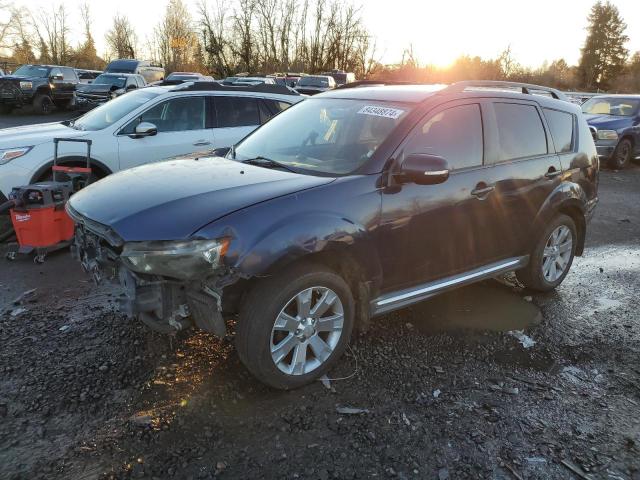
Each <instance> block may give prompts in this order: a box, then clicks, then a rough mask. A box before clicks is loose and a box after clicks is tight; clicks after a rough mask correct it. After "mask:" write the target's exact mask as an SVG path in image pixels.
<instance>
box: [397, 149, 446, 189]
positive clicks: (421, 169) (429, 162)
mask: <svg viewBox="0 0 640 480" xmlns="http://www.w3.org/2000/svg"><path fill="white" fill-rule="evenodd" d="M399 176H400V180H401V181H403V182H411V183H416V184H418V185H436V184H438V183H442V182H444V181H446V180H447V179H448V178H449V165H448V164H447V161H446V160H445V159H444V158H442V157H439V156H438V155H430V154H427V153H412V154H410V155H407V157H406V158H405V159H404V163H403V164H402V167H401V168H400V172H399Z"/></svg>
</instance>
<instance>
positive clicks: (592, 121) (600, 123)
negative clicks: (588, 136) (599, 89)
mask: <svg viewBox="0 0 640 480" xmlns="http://www.w3.org/2000/svg"><path fill="white" fill-rule="evenodd" d="M584 118H585V119H586V120H587V123H588V124H589V125H591V126H592V127H596V128H597V129H598V130H602V129H607V130H618V129H620V128H626V127H628V126H630V125H631V124H632V122H633V117H623V116H619V115H593V114H584Z"/></svg>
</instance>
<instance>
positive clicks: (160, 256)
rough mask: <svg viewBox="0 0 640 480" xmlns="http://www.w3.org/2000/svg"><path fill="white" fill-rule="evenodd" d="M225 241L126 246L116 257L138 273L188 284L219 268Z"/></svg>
mask: <svg viewBox="0 0 640 480" xmlns="http://www.w3.org/2000/svg"><path fill="white" fill-rule="evenodd" d="M228 247H229V239H228V238H221V239H218V240H181V241H170V242H155V241H154V242H129V243H125V244H124V248H123V249H122V253H121V254H120V257H121V258H122V260H123V261H124V263H125V265H126V266H127V267H128V268H130V269H131V270H133V271H134V272H138V273H146V274H149V275H162V276H165V277H172V278H179V279H183V280H191V279H195V278H201V277H206V276H207V275H209V274H211V273H213V271H214V270H215V269H216V268H217V267H219V266H220V265H221V264H222V259H223V258H224V255H225V254H226V253H227V248H228Z"/></svg>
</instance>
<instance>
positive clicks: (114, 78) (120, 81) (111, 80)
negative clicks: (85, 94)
mask: <svg viewBox="0 0 640 480" xmlns="http://www.w3.org/2000/svg"><path fill="white" fill-rule="evenodd" d="M93 83H94V84H98V85H113V86H114V87H118V88H124V85H125V83H127V78H126V77H120V76H118V75H98V77H97V78H96V79H95V80H94V81H93Z"/></svg>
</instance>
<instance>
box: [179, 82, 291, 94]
mask: <svg viewBox="0 0 640 480" xmlns="http://www.w3.org/2000/svg"><path fill="white" fill-rule="evenodd" d="M172 90H174V91H178V90H179V91H187V92H193V91H197V92H201V91H220V92H258V93H277V94H280V95H296V96H299V95H300V94H299V93H298V92H296V91H295V90H293V89H292V88H289V87H285V86H284V85H273V84H266V83H261V84H259V85H221V84H220V83H218V82H184V83H182V84H180V85H176V86H175V88H173V89H172Z"/></svg>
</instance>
